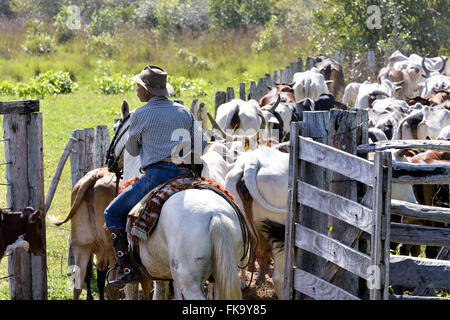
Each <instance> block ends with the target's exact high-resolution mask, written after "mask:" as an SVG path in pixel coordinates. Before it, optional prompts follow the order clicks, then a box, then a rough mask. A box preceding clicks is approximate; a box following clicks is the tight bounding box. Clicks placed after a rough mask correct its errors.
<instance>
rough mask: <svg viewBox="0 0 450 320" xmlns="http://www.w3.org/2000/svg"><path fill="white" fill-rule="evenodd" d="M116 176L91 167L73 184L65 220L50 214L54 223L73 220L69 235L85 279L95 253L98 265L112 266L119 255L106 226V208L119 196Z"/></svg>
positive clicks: (76, 291)
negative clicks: (115, 251)
mask: <svg viewBox="0 0 450 320" xmlns="http://www.w3.org/2000/svg"><path fill="white" fill-rule="evenodd" d="M115 179H116V177H115V175H114V174H113V173H111V172H109V171H108V169H107V168H99V169H94V170H91V171H89V172H88V173H87V174H86V175H85V176H84V177H82V178H81V179H80V180H79V181H78V182H77V183H76V184H75V186H74V187H73V190H72V195H71V208H70V211H69V214H68V215H67V217H66V218H65V219H64V220H61V221H58V220H56V219H55V218H54V217H49V219H50V221H51V223H53V224H54V225H57V226H60V225H62V224H63V223H66V222H67V221H69V220H71V230H70V238H71V242H72V250H73V255H74V259H75V265H76V266H78V267H79V268H80V274H79V279H78V280H80V279H84V278H85V275H86V267H87V264H88V262H89V259H90V257H91V255H92V254H95V255H96V257H97V269H98V270H105V269H107V268H109V267H113V266H114V264H115V262H116V258H115V256H114V251H113V248H112V243H111V237H110V235H109V233H108V231H107V229H106V228H105V216H104V211H105V209H106V207H107V206H108V205H109V203H110V202H111V201H112V200H113V199H114V198H115V196H116V180H115ZM79 284H80V286H78V287H76V286H75V287H74V291H73V298H74V300H78V299H79V297H80V294H81V291H82V284H81V281H80V282H79ZM141 284H142V286H143V289H144V296H145V299H149V294H150V290H149V286H150V281H143V282H142V283H141Z"/></svg>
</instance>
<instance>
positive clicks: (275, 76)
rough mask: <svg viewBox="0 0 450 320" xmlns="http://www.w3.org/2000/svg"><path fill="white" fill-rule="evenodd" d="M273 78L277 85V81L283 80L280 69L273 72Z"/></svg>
mask: <svg viewBox="0 0 450 320" xmlns="http://www.w3.org/2000/svg"><path fill="white" fill-rule="evenodd" d="M272 79H273V82H274V85H275V82H279V83H280V82H281V79H280V70H275V71H274V72H273V77H272Z"/></svg>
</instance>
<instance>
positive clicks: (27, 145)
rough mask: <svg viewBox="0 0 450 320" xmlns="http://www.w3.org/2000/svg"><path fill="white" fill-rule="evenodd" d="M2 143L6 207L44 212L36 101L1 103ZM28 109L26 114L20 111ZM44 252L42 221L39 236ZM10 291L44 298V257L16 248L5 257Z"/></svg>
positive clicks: (13, 295) (12, 294)
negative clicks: (3, 140)
mask: <svg viewBox="0 0 450 320" xmlns="http://www.w3.org/2000/svg"><path fill="white" fill-rule="evenodd" d="M0 106H1V110H0V113H2V114H5V116H4V118H3V130H4V138H5V140H6V143H5V160H6V163H7V166H6V180H7V184H8V185H7V194H6V197H7V207H8V208H9V210H11V211H19V210H23V209H24V208H25V207H28V206H31V207H33V208H34V209H35V210H41V211H42V212H44V213H45V200H44V165H43V140H42V114H41V113H40V112H37V113H31V112H34V111H39V100H22V101H10V102H2V103H0ZM24 107H25V109H27V108H28V109H29V110H28V111H26V110H25V109H24V110H21V109H23V108H24ZM41 237H42V240H43V242H44V250H46V241H45V219H43V229H42V234H41ZM8 274H11V275H13V277H11V278H10V279H9V292H10V297H11V299H14V300H31V299H33V300H46V299H47V256H46V253H44V255H43V256H34V255H32V254H31V253H28V252H26V251H25V250H24V249H22V248H20V249H16V250H15V251H14V252H13V254H12V255H11V256H9V258H8Z"/></svg>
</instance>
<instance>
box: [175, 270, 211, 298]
mask: <svg viewBox="0 0 450 320" xmlns="http://www.w3.org/2000/svg"><path fill="white" fill-rule="evenodd" d="M196 269H197V270H202V269H203V268H201V266H198V265H197V268H196ZM170 271H171V273H172V277H173V283H174V286H175V285H176V286H177V289H178V290H179V291H180V292H181V295H182V296H183V297H184V299H185V300H206V297H205V295H204V294H203V283H202V280H201V279H202V277H201V275H199V274H197V272H195V271H194V270H193V268H187V267H186V266H184V267H183V266H182V265H181V264H180V263H176V264H175V263H172V261H171V264H170Z"/></svg>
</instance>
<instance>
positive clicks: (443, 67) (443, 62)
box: [439, 56, 448, 73]
mask: <svg viewBox="0 0 450 320" xmlns="http://www.w3.org/2000/svg"><path fill="white" fill-rule="evenodd" d="M439 58H441V59H442V68H441V69H440V70H439V73H442V71H444V69H445V64H446V63H447V60H448V58H447V59H444V58H443V57H441V56H440V57H439Z"/></svg>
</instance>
